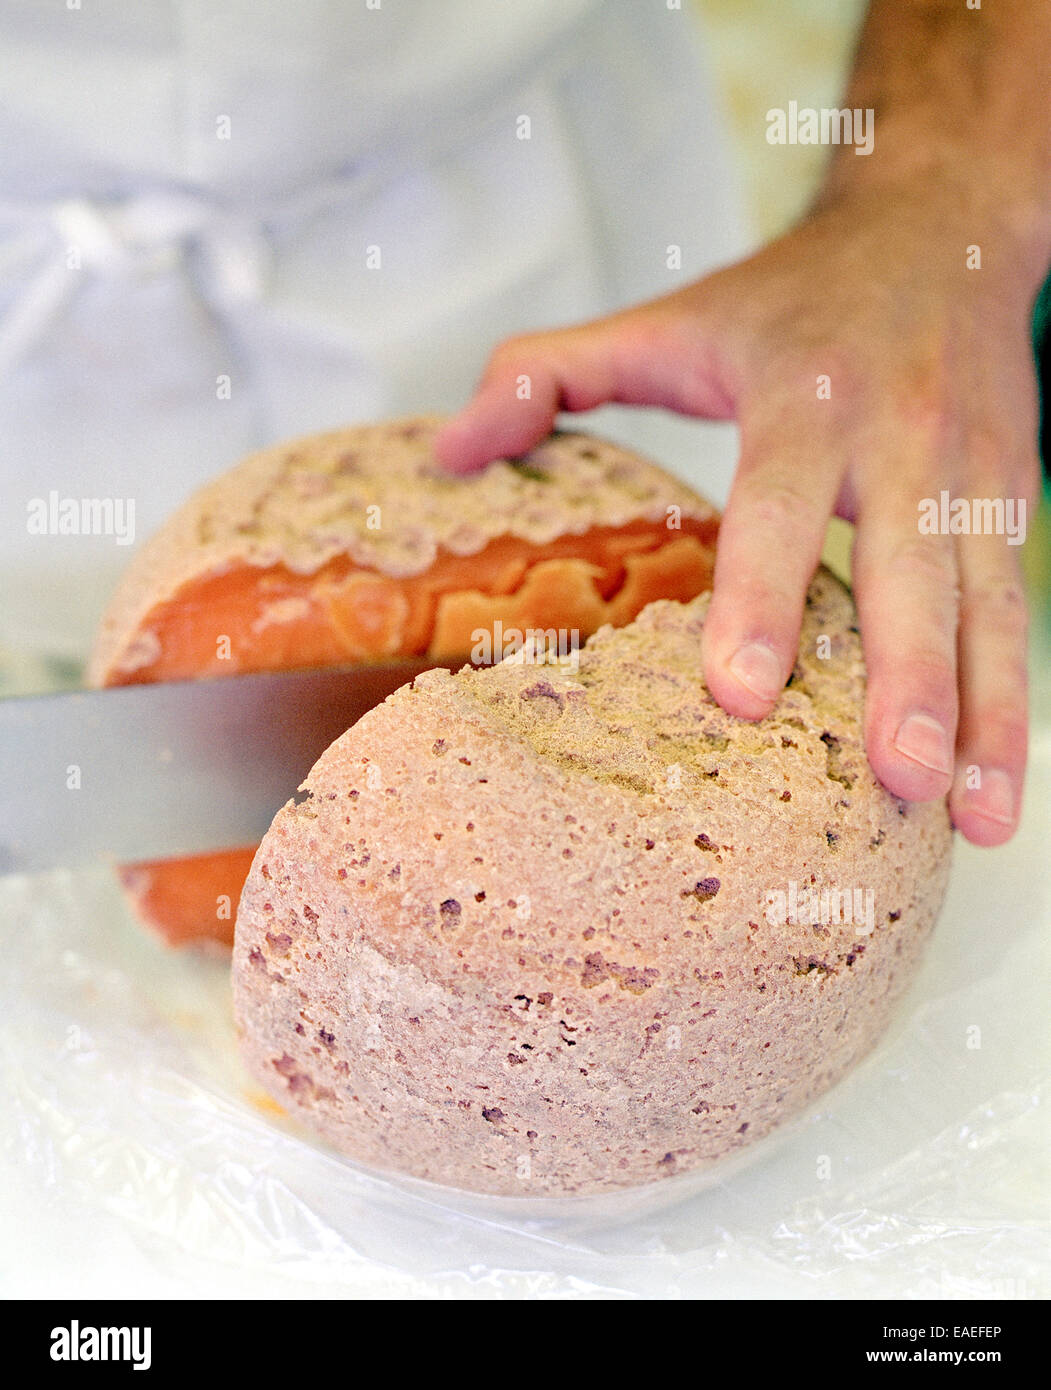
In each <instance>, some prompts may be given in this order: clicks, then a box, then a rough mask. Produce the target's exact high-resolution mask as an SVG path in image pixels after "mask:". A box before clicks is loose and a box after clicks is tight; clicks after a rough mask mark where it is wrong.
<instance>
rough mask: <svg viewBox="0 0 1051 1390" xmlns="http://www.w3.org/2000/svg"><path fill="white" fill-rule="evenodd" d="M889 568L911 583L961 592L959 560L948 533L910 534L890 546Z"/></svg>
mask: <svg viewBox="0 0 1051 1390" xmlns="http://www.w3.org/2000/svg"><path fill="white" fill-rule="evenodd" d="M888 565H889V569H890V572H891V573H893V574H896V575H897V576H899V577H900V578H901V579H903V580H904V581H905V582H907V583H910V584H922V585H926V586H933V587H934V588H935V590H937V591H939V592H941V593H943V594H946V595H952V596H953V597H954V598H956V597H957V596H958V594H959V582H958V578H957V573H956V560H955V557H954V555H953V549H952V545H951V543H950V541H949V538H948V537H944V536H921V535H915V536H907V537H905V538H903V539H901V540H899V541H898V542H897V544H895V545H894V546H892V547H891V551H890V555H889V557H888Z"/></svg>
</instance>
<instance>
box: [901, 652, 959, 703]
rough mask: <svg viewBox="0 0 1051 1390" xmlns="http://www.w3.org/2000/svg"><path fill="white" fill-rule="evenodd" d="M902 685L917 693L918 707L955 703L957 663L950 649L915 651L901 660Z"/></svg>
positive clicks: (903, 656) (906, 653)
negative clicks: (929, 704)
mask: <svg viewBox="0 0 1051 1390" xmlns="http://www.w3.org/2000/svg"><path fill="white" fill-rule="evenodd" d="M901 684H902V686H903V687H908V688H909V689H911V690H913V691H914V692H916V694H917V695H918V696H919V697H920V703H921V704H922V703H924V701H926V702H927V703H931V704H935V705H945V706H948V705H950V704H953V703H954V702H955V699H956V660H955V655H954V653H953V652H952V651H951V650H950V649H948V648H947V649H946V650H945V651H937V650H932V649H931V648H930V647H929V646H923V647H921V648H918V649H917V650H916V651H915V652H913V653H912V654H911V655H910V654H909V653H908V652H907V651H906V652H905V653H903V655H902V657H901Z"/></svg>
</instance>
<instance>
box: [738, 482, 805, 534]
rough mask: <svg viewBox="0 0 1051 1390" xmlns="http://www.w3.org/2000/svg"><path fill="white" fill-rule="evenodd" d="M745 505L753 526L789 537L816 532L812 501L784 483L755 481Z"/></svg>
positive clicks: (746, 496)
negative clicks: (814, 529) (811, 531)
mask: <svg viewBox="0 0 1051 1390" xmlns="http://www.w3.org/2000/svg"><path fill="white" fill-rule="evenodd" d="M742 501H743V503H744V508H745V511H746V512H747V516H748V524H749V525H750V526H758V527H761V528H762V529H763V530H764V531H773V532H775V533H780V534H782V535H786V536H789V535H798V534H799V533H800V532H805V531H810V530H811V529H813V526H814V519H815V507H814V501H813V498H812V497H807V496H806V495H805V494H804V493H802V492H800V491H798V490H797V489H796V488H794V487H792V486H791V485H790V484H788V483H786V482H784V481H774V482H768V483H765V484H761V483H760V482H759V480H758V479H756V480H755V482H753V483H751V484H750V485H749V487H748V489H747V491H746V492H745V494H744V496H743V498H742Z"/></svg>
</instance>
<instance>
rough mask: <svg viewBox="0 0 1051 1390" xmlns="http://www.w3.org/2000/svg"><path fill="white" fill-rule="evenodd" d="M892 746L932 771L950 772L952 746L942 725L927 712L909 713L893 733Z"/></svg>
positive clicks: (947, 773) (946, 773)
mask: <svg viewBox="0 0 1051 1390" xmlns="http://www.w3.org/2000/svg"><path fill="white" fill-rule="evenodd" d="M894 747H895V748H896V749H897V750H898V752H899V753H902V754H903V755H904V756H905V757H906V758H911V760H912V761H913V762H914V763H919V764H920V765H921V766H922V767H929V768H930V770H931V771H932V772H943V773H945V775H946V776H948V775H949V774H951V772H952V747H951V745H950V743H949V735H948V734H947V733H946V732H945V728H944V727H943V725H941V724H939V723H938V721H937V719H934V718H932V717H931V715H929V714H910V715H909V716H908V718H907V719H904V720H902V723H901V727H900V728H899V729H898V732H897V733H896V734H895V735H894Z"/></svg>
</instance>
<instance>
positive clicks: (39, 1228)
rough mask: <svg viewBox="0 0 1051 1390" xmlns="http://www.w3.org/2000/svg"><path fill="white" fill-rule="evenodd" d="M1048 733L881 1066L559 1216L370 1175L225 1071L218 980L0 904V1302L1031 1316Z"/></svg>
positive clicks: (96, 872) (972, 861) (59, 897)
mask: <svg viewBox="0 0 1051 1390" xmlns="http://www.w3.org/2000/svg"><path fill="white" fill-rule="evenodd" d="M1049 804H1051V733H1049V732H1048V731H1047V730H1046V729H1045V730H1043V731H1042V732H1040V733H1038V735H1037V738H1036V739H1035V742H1034V748H1033V763H1032V770H1031V775H1030V781H1029V787H1028V797H1027V806H1028V810H1027V817H1026V820H1025V823H1024V825H1023V828H1022V830H1021V832H1020V834H1019V835H1018V837H1017V838H1016V840H1015V841H1014V842H1012V844H1011V845H1010V846H1009V847H1007V848H1005V849H1003V850H1000V851H998V852H996V853H989V852H983V851H979V850H974V849H972V848H970V847H969V846H967V845H965V844H963V843H959V844H958V846H957V854H956V862H955V867H954V872H953V877H952V881H951V886H950V891H949V897H948V901H947V903H946V906H945V909H944V911H943V913H942V917H941V920H940V922H939V925H938V928H937V931H936V933H935V938H934V941H933V944H932V947H931V949H930V952H929V954H928V957H927V959H926V962H925V965H924V968H923V970H922V971H921V973H920V975H919V976H918V978H917V979H916V981H915V984H914V987H913V988H912V990H911V992H910V994H909V996H908V998H907V999H906V1001H905V1003H904V1005H903V1006H902V1008H901V1009H900V1010H899V1013H898V1016H897V1019H896V1022H895V1024H894V1026H893V1028H892V1030H891V1032H890V1034H889V1035H888V1036H887V1037H886V1038H885V1040H884V1041H883V1043H882V1044H881V1046H880V1047H879V1049H878V1051H877V1052H876V1053H875V1054H873V1055H872V1056H871V1057H870V1058H869V1059H868V1060H867V1061H866V1062H865V1063H864V1064H863V1065H862V1066H861V1067H860V1068H859V1069H858V1070H857V1071H855V1072H854V1073H853V1074H852V1075H851V1076H850V1077H848V1078H847V1079H846V1080H845V1081H844V1082H842V1083H841V1084H840V1086H839V1087H838V1088H837V1089H836V1090H835V1091H834V1092H832V1093H830V1094H829V1095H828V1096H826V1097H824V1098H823V1100H822V1101H821V1103H820V1105H819V1106H818V1107H817V1108H816V1109H815V1110H813V1111H812V1112H811V1113H810V1114H808V1115H807V1116H805V1117H803V1118H802V1119H801V1120H799V1121H798V1122H796V1123H795V1124H794V1125H792V1126H790V1127H789V1128H788V1129H787V1130H786V1131H785V1132H783V1133H782V1134H779V1135H775V1136H772V1137H771V1138H770V1139H769V1140H767V1141H765V1142H761V1143H759V1144H757V1145H756V1146H755V1148H754V1150H751V1151H748V1152H747V1153H746V1154H745V1155H744V1156H743V1157H741V1158H738V1159H737V1160H735V1162H734V1165H733V1166H732V1167H731V1168H724V1169H721V1170H718V1169H717V1170H715V1171H713V1172H711V1173H708V1174H702V1175H684V1176H683V1177H681V1178H678V1179H671V1180H668V1181H666V1182H664V1183H661V1184H657V1185H656V1186H655V1187H654V1188H648V1189H644V1190H643V1191H641V1192H629V1193H625V1194H623V1195H620V1196H615V1197H604V1198H601V1199H596V1198H590V1199H588V1198H585V1199H570V1200H567V1201H566V1202H564V1203H562V1204H560V1205H558V1204H556V1206H555V1207H554V1208H552V1207H551V1205H550V1204H549V1205H548V1206H547V1207H545V1208H543V1209H538V1208H536V1207H535V1206H532V1205H531V1204H530V1203H529V1201H528V1199H524V1200H522V1201H518V1200H517V1199H513V1200H508V1199H504V1200H497V1199H475V1198H470V1197H467V1196H465V1195H463V1194H457V1193H451V1192H446V1191H444V1190H442V1189H436V1188H430V1187H425V1186H423V1185H420V1184H410V1183H401V1182H398V1181H393V1180H389V1179H386V1178H384V1177H381V1176H378V1175H375V1174H372V1173H368V1172H365V1171H363V1170H361V1169H359V1168H356V1167H354V1166H353V1165H352V1164H350V1163H348V1162H346V1161H345V1160H343V1159H342V1158H340V1157H339V1156H337V1155H334V1154H332V1153H331V1152H328V1151H327V1150H324V1149H323V1148H322V1147H321V1146H320V1145H317V1144H315V1143H314V1142H313V1141H311V1140H310V1139H309V1138H308V1137H305V1136H303V1135H302V1134H300V1133H296V1132H294V1131H293V1130H292V1128H291V1127H290V1126H289V1125H288V1124H287V1123H286V1122H285V1121H284V1120H283V1119H282V1118H281V1117H280V1116H279V1115H278V1114H277V1113H275V1112H274V1111H273V1109H272V1108H271V1107H270V1105H269V1103H268V1102H267V1101H266V1100H265V1098H264V1097H262V1096H260V1095H259V1093H258V1092H257V1090H256V1088H255V1087H254V1086H253V1084H252V1083H251V1081H250V1080H249V1079H248V1078H247V1076H246V1075H245V1074H244V1073H243V1072H242V1071H241V1069H240V1065H239V1062H238V1059H237V1055H236V1050H235V1046H234V1037H233V1028H232V1023H231V1017H230V1001H229V984H228V971H227V968H226V965H225V963H224V962H223V961H222V960H219V959H215V958H202V957H199V956H193V955H188V954H175V953H170V952H167V951H165V950H164V949H163V948H162V947H160V946H159V945H156V944H155V943H154V942H153V941H151V940H150V939H148V938H147V937H146V936H145V935H144V934H143V933H142V931H141V930H140V929H139V927H138V926H137V925H136V924H135V923H134V922H133V921H132V920H131V918H130V916H129V914H128V911H127V909H126V907H125V905H124V902H123V899H122V898H121V895H120V892H119V890H118V888H117V887H116V885H115V883H114V881H113V879H112V876H111V875H110V873H109V871H108V870H107V868H106V867H105V866H99V867H98V868H97V869H93V870H90V871H80V872H76V873H72V872H57V873H54V874H51V875H47V876H38V877H35V878H32V879H29V878H21V879H18V878H10V879H7V880H5V881H0V906H2V911H3V920H4V930H5V942H6V950H5V965H4V971H3V976H2V980H0V1001H2V1002H0V1017H2V1032H0V1039H2V1042H0V1046H2V1053H0V1082H2V1088H3V1091H4V1092H5V1093H6V1099H5V1101H4V1106H3V1113H2V1125H3V1139H4V1164H3V1182H2V1184H0V1193H2V1196H0V1222H2V1239H0V1251H2V1256H0V1259H2V1282H0V1289H2V1290H3V1292H5V1293H8V1294H77V1295H92V1294H94V1295H99V1296H106V1295H118V1294H125V1295H130V1294H140V1295H145V1296H148V1295H159V1296H164V1295H176V1296H178V1295H180V1294H181V1295H189V1294H203V1295H222V1294H230V1295H249V1296H250V1295H268V1296H277V1295H280V1296H282V1297H318V1296H346V1295H357V1296H407V1297H414V1296H425V1297H449V1296H453V1297H459V1296H471V1297H497V1296H512V1297H584V1298H588V1297H607V1298H608V1297H640V1296H641V1297H649V1296H670V1297H677V1296H715V1297H735V1296H746V1295H748V1296H758V1297H863V1298H864V1297H878V1296H884V1297H885V1296H889V1297H897V1298H913V1297H916V1298H919V1297H947V1298H968V1297H986V1298H987V1297H1004V1298H1019V1297H1020V1298H1026V1297H1046V1296H1047V1294H1048V1292H1049V1291H1051V1290H1049V1283H1051V1281H1049V1279H1048V1258H1047V1228H1046V1225H1045V1223H1044V1222H1043V1219H1042V1215H1043V1212H1044V1211H1045V1208H1046V1199H1047V1195H1048V1183H1047V1170H1046V1159H1045V1154H1046V1141H1047V1137H1048V1136H1047V1129H1046V1124H1045V1122H1044V1119H1043V1113H1042V1111H1041V1107H1040V1101H1041V1097H1042V1095H1043V1093H1044V1090H1045V1089H1046V1078H1047V1074H1048V1060H1049V1047H1048V1029H1047V1022H1046V1012H1047V1010H1046V982H1047V945H1046V943H1047V940H1048V930H1047V928H1048V926H1049V917H1051V911H1049V896H1051V895H1049V893H1048V880H1049V876H1051V874H1049V868H1048V855H1047V831H1048V806H1049Z"/></svg>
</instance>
